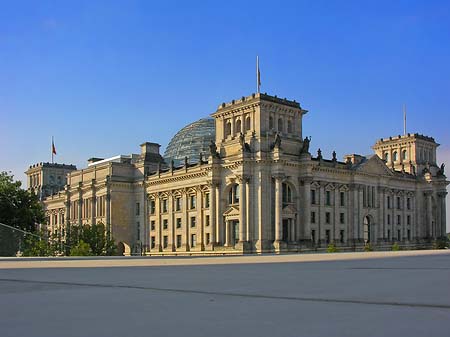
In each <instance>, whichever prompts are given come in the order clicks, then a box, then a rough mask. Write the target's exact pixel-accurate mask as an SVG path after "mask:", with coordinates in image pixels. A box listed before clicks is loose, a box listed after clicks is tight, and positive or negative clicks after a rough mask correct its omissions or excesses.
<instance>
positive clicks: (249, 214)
mask: <svg viewBox="0 0 450 337" xmlns="http://www.w3.org/2000/svg"><path fill="white" fill-rule="evenodd" d="M245 184H246V185H247V186H246V188H245V190H246V191H247V195H246V200H247V205H246V209H247V218H246V219H245V224H246V232H247V233H246V241H252V229H251V227H250V224H251V220H250V216H251V213H252V212H251V211H252V208H250V207H251V205H250V196H251V194H250V178H248V179H247V181H246V182H245Z"/></svg>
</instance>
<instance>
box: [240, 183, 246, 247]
mask: <svg viewBox="0 0 450 337" xmlns="http://www.w3.org/2000/svg"><path fill="white" fill-rule="evenodd" d="M240 189H241V190H240V198H239V242H244V241H247V238H246V236H247V235H246V234H247V181H246V179H245V178H243V179H242V180H241V184H240Z"/></svg>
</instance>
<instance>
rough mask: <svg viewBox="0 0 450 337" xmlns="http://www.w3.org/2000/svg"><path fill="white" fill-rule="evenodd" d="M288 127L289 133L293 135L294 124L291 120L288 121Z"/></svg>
mask: <svg viewBox="0 0 450 337" xmlns="http://www.w3.org/2000/svg"><path fill="white" fill-rule="evenodd" d="M287 124H288V125H287V126H288V128H287V132H288V133H292V122H291V121H290V120H288V123H287Z"/></svg>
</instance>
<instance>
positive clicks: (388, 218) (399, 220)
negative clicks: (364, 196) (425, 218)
mask: <svg viewBox="0 0 450 337" xmlns="http://www.w3.org/2000/svg"><path fill="white" fill-rule="evenodd" d="M395 219H396V224H397V225H401V224H402V216H401V215H400V214H397V216H396V218H395ZM386 223H387V224H388V225H391V224H392V221H391V215H390V214H388V215H387V216H386ZM406 225H408V226H409V225H411V215H407V216H406Z"/></svg>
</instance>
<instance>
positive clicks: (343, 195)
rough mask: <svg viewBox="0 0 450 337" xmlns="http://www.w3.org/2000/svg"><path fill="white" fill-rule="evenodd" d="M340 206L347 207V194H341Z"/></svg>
mask: <svg viewBox="0 0 450 337" xmlns="http://www.w3.org/2000/svg"><path fill="white" fill-rule="evenodd" d="M340 205H341V206H342V207H343V206H345V193H344V192H341V198H340Z"/></svg>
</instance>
